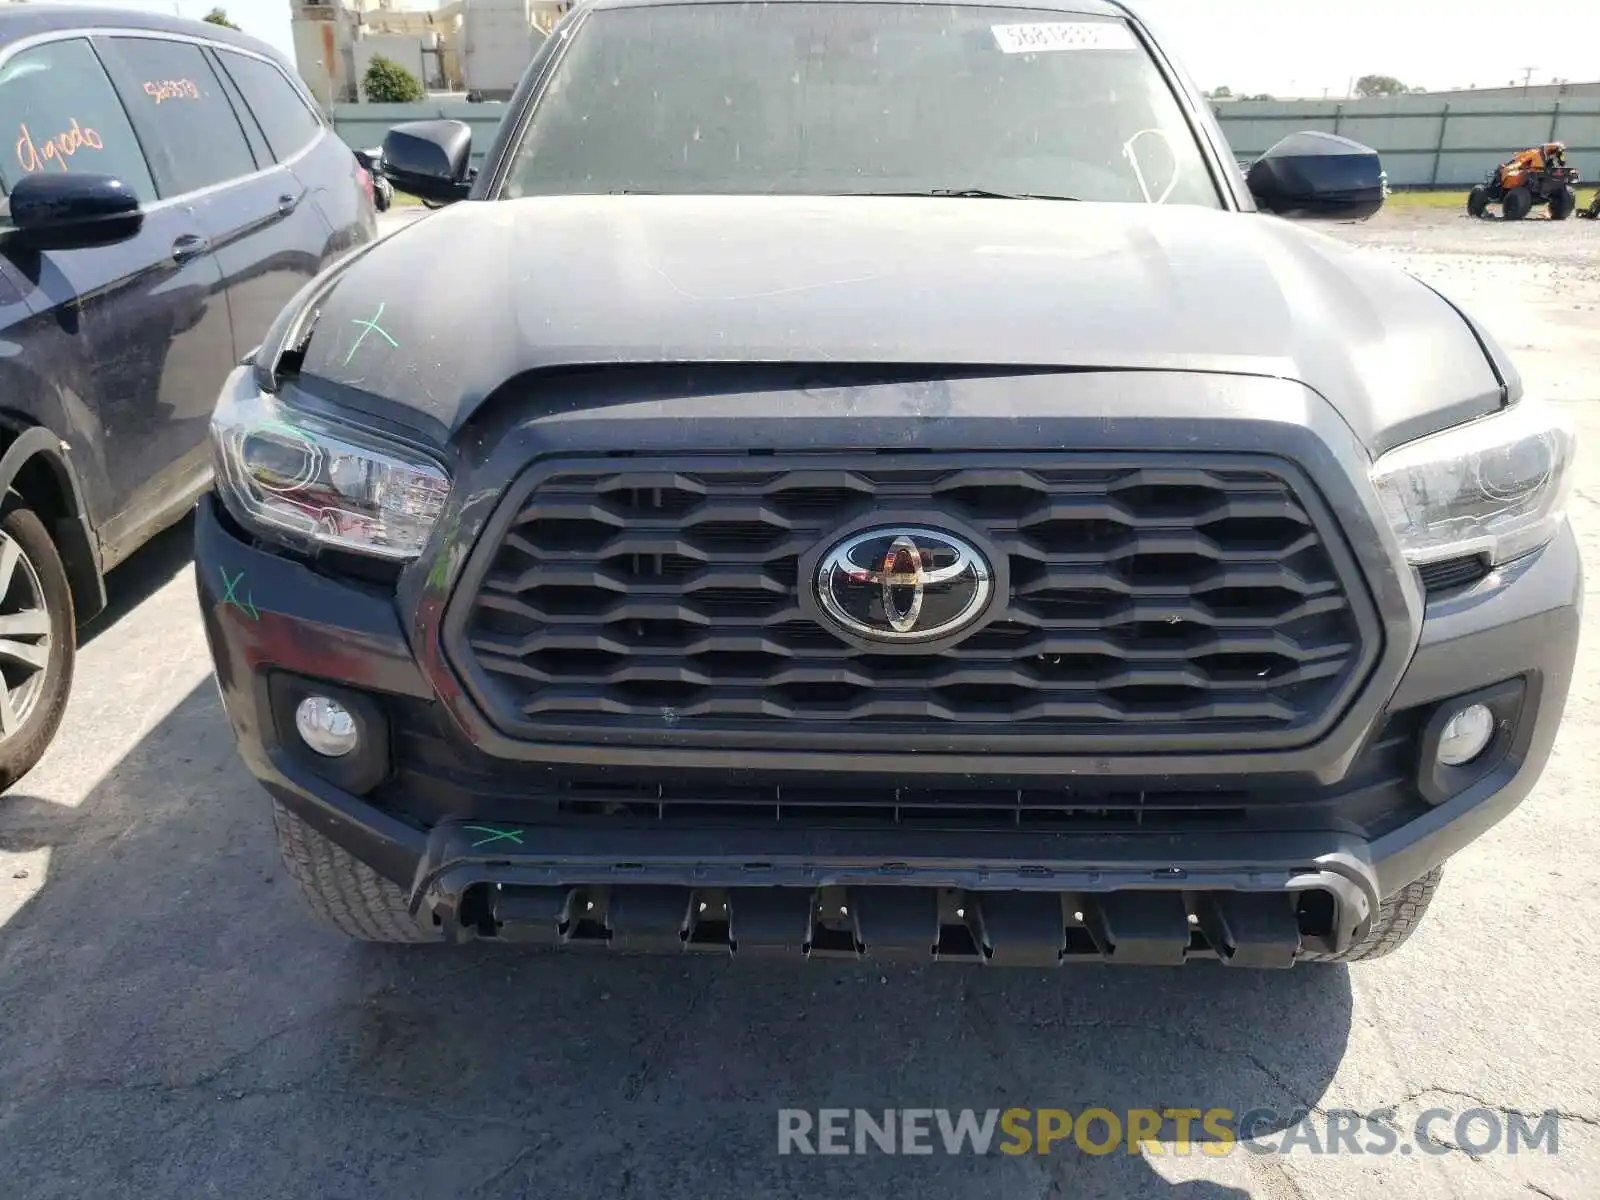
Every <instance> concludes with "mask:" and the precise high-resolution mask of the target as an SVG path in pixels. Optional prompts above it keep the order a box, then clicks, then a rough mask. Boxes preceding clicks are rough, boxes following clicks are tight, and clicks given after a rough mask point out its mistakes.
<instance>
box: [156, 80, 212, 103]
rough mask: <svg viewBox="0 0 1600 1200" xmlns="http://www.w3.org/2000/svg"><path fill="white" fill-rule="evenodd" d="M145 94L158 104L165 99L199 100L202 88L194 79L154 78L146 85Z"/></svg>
mask: <svg viewBox="0 0 1600 1200" xmlns="http://www.w3.org/2000/svg"><path fill="white" fill-rule="evenodd" d="M144 90H145V95H147V96H149V97H151V99H153V100H154V101H155V102H156V103H157V104H160V103H161V102H162V101H163V100H199V99H200V98H201V97H200V89H199V87H198V86H196V84H195V81H194V80H192V79H152V80H149V81H147V82H146V83H145V85H144Z"/></svg>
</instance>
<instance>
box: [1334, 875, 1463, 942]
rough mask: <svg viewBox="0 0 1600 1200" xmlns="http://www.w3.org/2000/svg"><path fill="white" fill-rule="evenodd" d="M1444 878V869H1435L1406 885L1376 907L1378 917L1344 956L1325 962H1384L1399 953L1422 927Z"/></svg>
mask: <svg viewBox="0 0 1600 1200" xmlns="http://www.w3.org/2000/svg"><path fill="white" fill-rule="evenodd" d="M1442 878H1444V868H1443V867H1435V868H1434V869H1433V870H1431V871H1429V872H1428V873H1427V874H1426V875H1424V876H1423V877H1422V878H1421V879H1419V880H1417V881H1416V882H1415V883H1411V884H1407V885H1406V886H1405V887H1403V888H1401V889H1400V890H1399V891H1398V892H1396V893H1395V894H1394V895H1392V896H1390V897H1389V898H1388V899H1387V900H1385V901H1384V902H1383V903H1382V904H1380V905H1379V906H1378V912H1377V915H1376V916H1374V917H1373V918H1372V924H1371V925H1370V926H1369V927H1368V929H1367V934H1366V936H1365V937H1363V938H1362V939H1361V940H1360V941H1358V942H1355V943H1354V944H1353V945H1351V947H1350V948H1349V949H1348V950H1346V951H1345V952H1344V953H1343V954H1335V955H1332V956H1330V957H1329V958H1327V959H1324V960H1323V961H1325V962H1366V961H1368V960H1370V959H1374V958H1383V957H1384V956H1385V955H1388V954H1393V953H1394V952H1395V951H1396V950H1398V949H1399V948H1400V947H1401V946H1402V945H1403V944H1404V943H1405V941H1406V939H1408V938H1409V937H1410V936H1411V935H1412V934H1413V933H1415V932H1416V928H1417V926H1418V925H1420V924H1421V923H1422V917H1423V914H1424V913H1426V912H1427V911H1428V905H1430V904H1432V903H1433V894H1434V893H1435V892H1436V891H1438V890H1439V880H1440V879H1442Z"/></svg>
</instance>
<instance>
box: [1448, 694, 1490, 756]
mask: <svg viewBox="0 0 1600 1200" xmlns="http://www.w3.org/2000/svg"><path fill="white" fill-rule="evenodd" d="M1493 738H1494V714H1493V713H1492V712H1490V711H1489V709H1488V708H1487V707H1486V706H1485V705H1482V704H1469V705H1467V707H1465V708H1463V709H1462V710H1461V711H1460V712H1458V713H1456V714H1455V715H1454V716H1452V717H1451V718H1450V719H1449V720H1448V721H1446V722H1445V724H1444V731H1443V732H1442V733H1440V734H1439V751H1438V753H1439V761H1440V762H1441V763H1443V764H1444V765H1445V766H1447V767H1460V766H1464V765H1465V764H1467V763H1469V762H1471V761H1472V760H1473V759H1475V758H1477V757H1478V755H1480V754H1482V753H1483V752H1484V749H1485V748H1486V747H1487V746H1488V745H1489V743H1490V741H1492V740H1493Z"/></svg>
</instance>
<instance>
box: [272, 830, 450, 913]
mask: <svg viewBox="0 0 1600 1200" xmlns="http://www.w3.org/2000/svg"><path fill="white" fill-rule="evenodd" d="M272 820H273V824H274V825H275V826H276V827H277V830H278V849H279V850H280V851H282V853H283V865H284V867H285V868H287V869H288V872H289V876H290V878H291V879H293V880H294V881H295V883H296V885H298V886H299V888H300V895H301V897H302V898H303V899H304V900H305V902H306V904H307V905H308V906H309V907H310V909H311V911H312V913H313V914H315V915H316V917H317V918H318V919H319V920H321V921H322V922H323V924H325V925H331V926H333V927H334V928H335V929H337V930H338V931H339V932H340V933H343V934H346V935H347V936H349V937H353V938H358V939H360V940H361V941H364V942H437V941H439V940H441V938H442V936H443V935H442V934H440V933H437V932H430V931H429V930H426V929H424V928H423V927H422V926H421V925H419V924H417V922H416V921H415V920H413V919H412V916H411V911H410V907H409V906H408V905H407V903H406V894H405V893H404V892H402V891H401V890H400V889H399V888H398V887H396V886H395V885H394V884H392V883H390V882H389V881H388V880H387V879H385V878H384V877H383V876H382V875H379V874H378V873H377V872H376V871H374V870H373V869H372V868H371V867H369V866H367V864H366V863H364V862H362V861H361V860H360V859H358V858H355V857H354V856H352V855H351V854H350V853H349V852H348V851H346V850H345V849H344V848H343V847H341V846H338V845H336V844H335V843H333V842H331V841H329V840H328V839H327V838H325V837H323V836H322V835H321V834H320V833H318V832H317V831H316V830H315V829H313V828H311V826H309V825H307V824H306V823H305V822H304V821H302V820H301V819H300V818H299V817H297V816H295V815H294V814H293V813H292V812H290V811H289V810H288V809H286V808H285V807H283V805H281V804H279V803H278V802H277V801H276V800H274V801H273V802H272Z"/></svg>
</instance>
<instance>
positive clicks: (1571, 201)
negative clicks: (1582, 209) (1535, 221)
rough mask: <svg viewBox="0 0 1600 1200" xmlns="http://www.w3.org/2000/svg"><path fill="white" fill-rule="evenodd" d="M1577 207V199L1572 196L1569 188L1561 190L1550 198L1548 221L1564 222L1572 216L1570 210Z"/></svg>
mask: <svg viewBox="0 0 1600 1200" xmlns="http://www.w3.org/2000/svg"><path fill="white" fill-rule="evenodd" d="M1577 207H1578V198H1577V197H1576V196H1574V195H1573V194H1572V189H1571V188H1569V187H1564V188H1561V189H1560V190H1559V191H1557V192H1554V193H1552V195H1551V196H1550V219H1551V220H1552V221H1565V220H1566V219H1567V218H1568V217H1570V216H1571V215H1572V210H1573V209H1575V208H1577Z"/></svg>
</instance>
